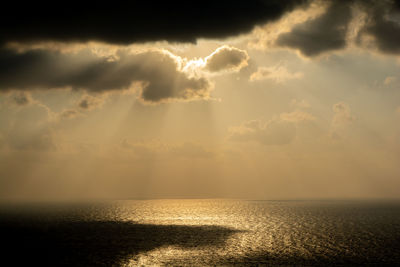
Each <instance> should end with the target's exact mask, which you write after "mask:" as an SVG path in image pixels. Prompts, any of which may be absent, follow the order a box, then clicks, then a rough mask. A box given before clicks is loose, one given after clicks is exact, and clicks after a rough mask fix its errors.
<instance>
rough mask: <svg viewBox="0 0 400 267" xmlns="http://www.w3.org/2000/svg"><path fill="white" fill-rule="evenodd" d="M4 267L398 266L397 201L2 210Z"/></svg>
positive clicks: (142, 203) (18, 206)
mask: <svg viewBox="0 0 400 267" xmlns="http://www.w3.org/2000/svg"><path fill="white" fill-rule="evenodd" d="M0 235H1V239H0V240H1V243H2V248H1V250H0V251H1V261H2V262H3V263H6V262H9V264H5V265H2V266H396V265H397V266H400V202H398V201H368V200H290V201H257V200H235V199H233V200H232V199H229V200H228V199H162V200H123V201H107V202H105V201H103V202H96V203H43V202H41V203H3V204H1V206H0Z"/></svg>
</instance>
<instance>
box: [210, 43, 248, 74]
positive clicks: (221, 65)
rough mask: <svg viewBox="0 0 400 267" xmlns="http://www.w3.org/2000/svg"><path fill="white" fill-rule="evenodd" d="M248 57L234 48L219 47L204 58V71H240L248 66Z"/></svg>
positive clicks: (244, 52)
mask: <svg viewBox="0 0 400 267" xmlns="http://www.w3.org/2000/svg"><path fill="white" fill-rule="evenodd" d="M248 60H249V55H248V54H247V52H246V51H244V50H240V49H238V48H235V47H230V46H221V47H219V48H218V49H217V50H215V51H214V52H213V53H212V54H211V55H209V56H208V57H206V58H205V69H207V70H209V71H211V72H218V71H222V70H231V71H235V70H240V69H241V68H243V67H245V66H247V65H248Z"/></svg>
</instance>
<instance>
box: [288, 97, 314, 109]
mask: <svg viewBox="0 0 400 267" xmlns="http://www.w3.org/2000/svg"><path fill="white" fill-rule="evenodd" d="M290 105H291V106H294V107H298V108H309V107H311V105H310V104H309V103H308V102H307V101H306V100H304V99H303V100H297V99H292V100H291V101H290Z"/></svg>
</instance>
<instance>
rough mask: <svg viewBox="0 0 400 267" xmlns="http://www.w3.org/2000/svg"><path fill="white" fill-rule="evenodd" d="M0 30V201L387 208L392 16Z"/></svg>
mask: <svg viewBox="0 0 400 267" xmlns="http://www.w3.org/2000/svg"><path fill="white" fill-rule="evenodd" d="M46 5H47V4H44V3H43V4H41V3H32V4H30V5H28V6H23V7H21V6H20V5H15V6H12V7H11V8H10V10H9V12H7V14H5V16H2V17H1V18H0V25H1V26H0V199H1V200H10V199H29V200H39V199H86V198H87V199H98V198H101V199H103V198H107V199H108V198H124V199H125V198H246V199H304V198H306V199H308V198H340V199H343V198H346V199H347V198H351V199H352V198H356V199H359V198H362V199H364V198H398V197H399V196H400V165H399V162H400V2H399V1H390V0H387V1H386V0H384V1H374V0H365V1H361V0H349V1H340V0H337V1H333V0H332V1H331V0H304V1H301V0H290V1H275V0H255V1H242V2H239V1H238V2H235V3H234V2H232V1H202V2H196V3H192V2H188V3H186V4H185V3H180V2H179V1H177V2H174V1H165V2H164V3H163V4H157V5H156V4H155V3H152V4H150V3H147V4H146V3H141V2H134V3H131V4H129V5H128V4H124V5H117V4H116V3H115V5H114V4H110V5H107V6H99V5H93V6H89V7H87V8H83V7H80V6H77V5H76V4H75V3H74V2H68V3H67V2H65V3H63V8H56V7H53V8H52V9H51V11H52V12H48V11H46V10H47V9H45V7H46Z"/></svg>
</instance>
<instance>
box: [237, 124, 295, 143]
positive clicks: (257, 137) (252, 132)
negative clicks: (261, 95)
mask: <svg viewBox="0 0 400 267" xmlns="http://www.w3.org/2000/svg"><path fill="white" fill-rule="evenodd" d="M295 137H296V127H295V125H294V124H293V123H291V122H289V121H284V120H279V119H277V120H271V121H269V122H267V123H265V124H263V123H261V122H260V121H258V120H253V121H249V122H245V123H243V124H242V125H241V126H239V127H234V128H231V129H230V136H229V139H230V140H232V141H236V142H249V141H255V142H257V143H260V144H263V145H286V144H289V143H291V142H292V141H293V140H294V138H295Z"/></svg>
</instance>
